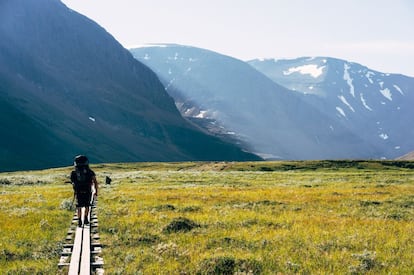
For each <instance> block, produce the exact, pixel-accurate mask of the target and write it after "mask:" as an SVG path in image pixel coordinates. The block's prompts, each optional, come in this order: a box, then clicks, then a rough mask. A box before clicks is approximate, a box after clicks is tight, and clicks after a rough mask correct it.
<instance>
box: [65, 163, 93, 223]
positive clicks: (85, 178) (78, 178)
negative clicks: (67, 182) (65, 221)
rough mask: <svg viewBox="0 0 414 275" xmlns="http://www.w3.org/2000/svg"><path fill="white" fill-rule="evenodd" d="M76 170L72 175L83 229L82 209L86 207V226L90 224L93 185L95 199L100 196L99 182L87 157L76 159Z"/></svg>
mask: <svg viewBox="0 0 414 275" xmlns="http://www.w3.org/2000/svg"><path fill="white" fill-rule="evenodd" d="M74 166H75V170H74V171H72V173H71V174H70V179H71V181H72V185H73V190H74V192H75V196H76V201H77V204H76V207H77V210H78V226H79V227H82V217H81V216H82V208H83V207H85V215H84V219H83V221H84V222H83V223H84V224H89V220H88V214H89V207H90V206H91V199H92V185H93V187H94V189H95V193H94V198H95V197H97V196H98V181H97V180H96V176H95V172H94V171H92V170H91V169H90V168H89V160H88V158H87V157H86V156H83V155H79V156H76V157H75V161H74Z"/></svg>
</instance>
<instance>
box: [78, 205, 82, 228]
mask: <svg viewBox="0 0 414 275" xmlns="http://www.w3.org/2000/svg"><path fill="white" fill-rule="evenodd" d="M78 226H79V227H81V226H82V207H78Z"/></svg>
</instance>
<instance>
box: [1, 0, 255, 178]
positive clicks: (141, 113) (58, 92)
mask: <svg viewBox="0 0 414 275" xmlns="http://www.w3.org/2000/svg"><path fill="white" fill-rule="evenodd" d="M0 22H1V24H0V38H1V39H0V105H3V106H4V108H5V109H7V110H9V112H8V113H5V114H4V115H2V118H1V119H0V122H1V124H0V127H2V128H5V127H8V128H9V129H7V134H3V135H2V136H0V140H1V142H2V147H1V149H0V156H1V157H0V167H1V168H0V169H1V170H2V171H8V170H22V169H24V170H26V169H41V168H47V167H56V166H66V165H67V164H68V163H71V162H72V158H73V157H74V156H75V155H77V154H79V153H83V154H87V155H88V156H89V157H90V159H91V161H92V162H121V161H122V162H130V161H178V160H244V159H245V160H258V159H260V158H258V157H257V156H254V155H253V154H250V153H247V152H244V151H242V150H240V148H238V147H237V146H236V145H233V144H230V143H227V142H224V141H222V140H220V139H218V138H216V137H214V136H211V135H208V134H207V132H203V131H201V130H200V129H199V128H197V127H195V126H194V125H192V124H191V123H189V122H188V121H186V120H185V119H183V118H182V117H181V115H180V113H179V111H178V110H177V108H176V107H175V104H174V101H173V99H172V98H171V97H170V96H169V95H168V94H167V93H166V92H165V90H164V86H163V85H162V84H161V82H160V81H159V79H158V77H157V76H156V75H155V74H154V73H153V72H152V71H151V70H150V69H149V68H148V67H147V66H145V65H144V64H142V63H140V62H138V61H137V60H135V59H134V58H133V57H132V55H131V54H130V53H129V51H128V50H126V49H125V48H123V47H122V45H120V44H119V43H118V42H117V41H116V40H115V39H114V38H113V37H112V35H110V34H109V33H107V32H106V31H105V30H104V29H103V28H102V27H100V26H99V25H97V24H96V23H94V22H93V21H92V20H90V19H88V18H86V17H84V16H83V15H81V14H78V13H77V12H75V11H72V10H70V9H68V8H67V7H66V6H65V5H64V4H63V3H61V2H60V1H56V0H5V1H2V2H0ZM17 141H19V142H17ZM201 145H202V146H201ZM203 146H204V147H203Z"/></svg>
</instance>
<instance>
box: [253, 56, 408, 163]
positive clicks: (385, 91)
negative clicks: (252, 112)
mask: <svg viewBox="0 0 414 275" xmlns="http://www.w3.org/2000/svg"><path fill="white" fill-rule="evenodd" d="M249 64H250V65H252V66H253V67H254V68H255V69H257V70H258V71H260V72H261V73H263V74H265V75H266V76H267V77H269V78H270V79H272V80H273V81H274V82H275V83H278V84H281V85H283V86H284V87H286V88H288V89H290V90H293V91H296V92H297V94H300V95H302V98H303V100H305V101H306V102H308V103H309V104H312V105H313V106H315V107H316V108H318V109H319V110H321V111H323V112H324V114H325V115H326V116H328V117H330V118H331V119H332V120H334V121H336V122H338V123H342V124H343V125H345V126H346V127H347V128H348V129H350V130H351V131H352V132H354V133H356V134H358V136H359V137H360V138H361V139H362V140H364V141H365V142H368V143H370V144H371V145H373V146H375V147H376V148H380V155H372V156H371V157H372V158H377V157H383V158H389V159H393V158H396V157H398V156H401V155H402V154H404V153H405V152H409V151H412V150H413V149H414V122H413V119H412V118H413V117H414V109H413V107H412V104H413V102H414V78H411V77H407V76H404V75H400V74H386V73H381V72H377V71H374V70H371V69H369V68H367V67H365V66H362V65H360V64H357V63H353V62H348V61H345V60H340V59H335V58H328V57H315V58H309V57H304V58H297V59H290V60H273V59H267V60H259V59H256V60H252V61H249Z"/></svg>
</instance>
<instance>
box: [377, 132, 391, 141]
mask: <svg viewBox="0 0 414 275" xmlns="http://www.w3.org/2000/svg"><path fill="white" fill-rule="evenodd" d="M379 137H380V138H382V139H383V140H387V139H388V138H389V137H388V135H387V134H386V133H381V134H379Z"/></svg>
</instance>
